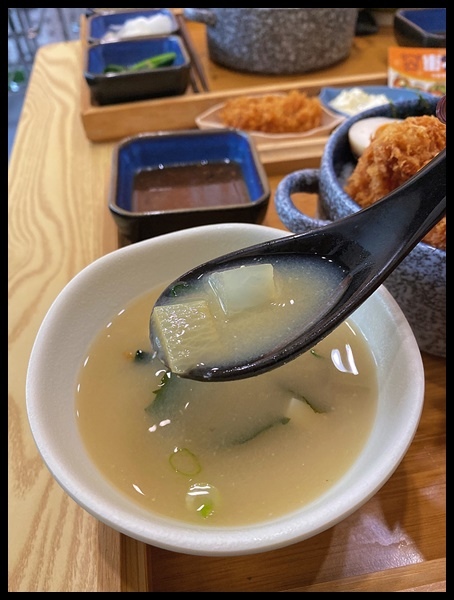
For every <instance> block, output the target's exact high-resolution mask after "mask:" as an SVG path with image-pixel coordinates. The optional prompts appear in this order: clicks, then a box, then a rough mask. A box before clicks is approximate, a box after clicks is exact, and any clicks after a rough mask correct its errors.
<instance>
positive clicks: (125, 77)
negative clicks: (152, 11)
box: [84, 35, 191, 105]
mask: <svg viewBox="0 0 454 600" xmlns="http://www.w3.org/2000/svg"><path fill="white" fill-rule="evenodd" d="M166 53H174V54H175V58H174V61H173V62H172V64H169V65H161V66H156V67H154V68H143V69H142V68H141V69H137V70H131V67H132V66H133V65H137V64H138V63H140V62H141V61H145V60H148V59H150V58H152V57H156V56H159V55H162V54H166ZM112 65H116V66H118V67H125V68H126V70H124V71H119V72H106V69H108V68H110V67H111V66H112ZM190 68H191V59H190V57H189V54H188V52H187V50H186V48H185V46H184V44H183V41H182V39H181V38H180V37H179V36H178V35H167V36H155V37H148V38H140V39H130V40H123V41H118V42H108V43H105V44H103V43H99V42H98V43H97V44H91V45H88V46H87V48H86V50H85V66H84V76H85V80H86V82H87V84H88V86H89V88H90V95H91V101H92V103H93V104H98V105H106V104H118V103H121V102H136V101H138V100H147V99H150V98H158V97H163V96H177V95H181V94H184V93H185V91H186V89H187V87H188V84H189V72H190Z"/></svg>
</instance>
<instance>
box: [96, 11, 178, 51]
mask: <svg viewBox="0 0 454 600" xmlns="http://www.w3.org/2000/svg"><path fill="white" fill-rule="evenodd" d="M161 16H162V17H165V18H166V20H167V25H168V27H167V29H166V30H165V31H161V32H160V33H149V32H148V33H147V32H146V33H142V34H140V35H132V34H131V35H128V36H126V35H125V36H124V37H122V38H121V39H123V40H124V39H132V38H133V37H148V36H150V37H151V36H153V35H170V34H174V33H176V32H177V31H178V29H179V27H178V23H177V20H176V18H175V15H174V14H173V12H172V11H171V10H170V9H168V8H146V9H140V10H128V11H125V12H119V11H115V12H111V13H107V14H101V15H100V14H92V15H91V16H89V17H88V18H87V27H86V30H87V40H88V42H89V43H91V44H93V43H97V42H104V41H106V39H109V38H108V37H107V36H108V35H109V34H110V33H113V34H115V32H116V31H117V30H119V29H120V27H122V26H124V25H125V23H127V22H129V21H132V20H133V19H141V18H145V19H150V17H161ZM117 41H119V40H117Z"/></svg>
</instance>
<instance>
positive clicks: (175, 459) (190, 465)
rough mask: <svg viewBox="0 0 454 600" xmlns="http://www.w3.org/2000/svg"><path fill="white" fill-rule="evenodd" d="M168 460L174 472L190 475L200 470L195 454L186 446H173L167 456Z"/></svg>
mask: <svg viewBox="0 0 454 600" xmlns="http://www.w3.org/2000/svg"><path fill="white" fill-rule="evenodd" d="M169 462H170V465H171V467H172V468H173V470H174V471H175V473H181V475H187V476H188V477H192V476H193V475H197V474H198V473H200V471H201V470H202V467H201V466H200V463H199V461H198V459H197V457H196V455H195V454H193V453H192V452H191V451H190V450H188V449H187V448H175V450H174V451H173V453H172V454H171V455H170V457H169Z"/></svg>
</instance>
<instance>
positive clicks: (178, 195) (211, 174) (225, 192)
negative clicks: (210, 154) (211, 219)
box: [132, 162, 251, 212]
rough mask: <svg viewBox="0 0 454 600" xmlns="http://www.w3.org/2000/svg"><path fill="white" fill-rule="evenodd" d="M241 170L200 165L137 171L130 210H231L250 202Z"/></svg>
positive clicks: (231, 164) (231, 166)
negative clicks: (226, 207)
mask: <svg viewBox="0 0 454 600" xmlns="http://www.w3.org/2000/svg"><path fill="white" fill-rule="evenodd" d="M250 201H251V200H250V197H249V192H248V189H247V187H246V184H245V182H244V178H243V175H242V172H241V167H240V165H239V164H238V163H235V162H203V163H197V164H192V165H176V166H170V167H163V168H157V169H145V170H142V171H139V172H138V173H137V174H136V175H135V177H134V182H133V196H132V210H133V211H134V212H150V211H163V210H178V209H185V208H186V209H187V208H203V207H210V206H232V205H237V204H246V203H248V202H250Z"/></svg>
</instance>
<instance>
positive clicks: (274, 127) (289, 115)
mask: <svg viewBox="0 0 454 600" xmlns="http://www.w3.org/2000/svg"><path fill="white" fill-rule="evenodd" d="M220 116H221V119H222V121H223V122H224V124H225V125H227V126H228V127H235V128H236V129H245V130H247V131H262V132H263V133H302V132H305V131H309V130H310V129H314V128H315V127H320V125H321V123H322V105H321V102H320V100H319V98H317V97H316V96H312V97H311V96H308V95H307V94H306V92H298V91H296V90H292V91H291V92H289V93H288V94H286V95H282V96H278V95H272V94H269V95H266V96H260V97H255V96H243V97H239V98H233V99H232V100H228V101H227V102H226V104H225V105H224V107H223V109H222V111H221V113H220Z"/></svg>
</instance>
